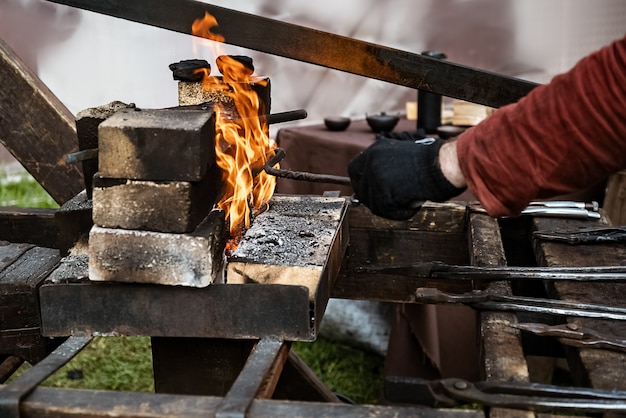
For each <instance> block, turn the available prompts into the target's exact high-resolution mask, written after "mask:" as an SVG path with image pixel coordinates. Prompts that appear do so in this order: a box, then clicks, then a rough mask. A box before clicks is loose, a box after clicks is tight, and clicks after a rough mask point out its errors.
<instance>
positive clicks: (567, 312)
mask: <svg viewBox="0 0 626 418" xmlns="http://www.w3.org/2000/svg"><path fill="white" fill-rule="evenodd" d="M415 298H416V300H415V301H416V302H417V303H427V304H446V303H452V304H463V305H467V306H470V307H471V308H473V309H477V310H485V311H513V312H535V313H541V314H548V315H563V316H576V317H583V318H598V319H612V320H618V321H626V308H620V307H616V306H605V305H598V304H591V303H577V302H567V301H562V300H556V299H542V298H531V297H524V296H501V295H494V294H490V293H488V292H482V291H480V290H475V291H473V292H469V293H463V294H460V295H453V294H450V293H445V292H442V291H440V290H438V289H434V288H418V289H417V290H416V291H415Z"/></svg>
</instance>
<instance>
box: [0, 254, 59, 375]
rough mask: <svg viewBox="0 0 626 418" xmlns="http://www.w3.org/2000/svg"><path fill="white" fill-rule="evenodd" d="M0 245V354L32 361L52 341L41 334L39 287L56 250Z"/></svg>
mask: <svg viewBox="0 0 626 418" xmlns="http://www.w3.org/2000/svg"><path fill="white" fill-rule="evenodd" d="M4 244H6V245H0V260H2V261H3V262H4V263H3V262H0V264H5V265H4V267H3V268H1V269H0V353H3V354H13V355H16V356H18V357H21V358H22V359H25V360H27V361H29V362H31V363H36V362H38V361H40V360H42V359H43V358H44V357H45V356H46V355H47V354H48V353H49V348H50V347H51V346H50V342H51V340H50V339H48V338H43V337H42V336H41V320H40V315H39V297H38V289H39V285H40V283H41V282H42V281H43V279H44V278H45V277H46V276H47V275H48V273H49V272H50V271H52V269H53V268H54V267H55V266H56V265H57V263H58V261H59V252H58V251H57V250H53V249H50V248H42V247H33V246H32V245H30V244H7V243H4Z"/></svg>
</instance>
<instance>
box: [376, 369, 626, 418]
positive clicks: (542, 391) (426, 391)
mask: <svg viewBox="0 0 626 418" xmlns="http://www.w3.org/2000/svg"><path fill="white" fill-rule="evenodd" d="M384 390H385V398H386V399H387V400H388V401H391V402H398V403H413V404H421V405H426V406H433V407H438V408H441V407H448V408H453V407H458V406H461V405H466V404H471V403H478V404H482V405H485V406H490V407H497V408H510V409H523V410H530V411H538V412H542V411H554V410H562V411H570V412H585V413H593V412H596V413H598V412H624V411H626V391H618V390H602V389H591V388H579V387H566V386H553V385H544V384H538V383H517V382H476V383H472V382H469V381H466V380H463V379H456V378H451V379H442V380H430V381H429V380H423V379H417V378H410V377H388V378H387V379H385V383H384Z"/></svg>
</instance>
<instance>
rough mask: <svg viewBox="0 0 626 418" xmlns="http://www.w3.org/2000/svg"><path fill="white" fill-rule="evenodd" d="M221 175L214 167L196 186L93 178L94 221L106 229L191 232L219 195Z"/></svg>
mask: <svg viewBox="0 0 626 418" xmlns="http://www.w3.org/2000/svg"><path fill="white" fill-rule="evenodd" d="M220 174H221V171H220V170H219V167H218V166H217V164H214V165H213V166H212V167H211V168H209V170H208V172H207V174H206V175H205V177H204V178H203V179H202V180H201V181H199V182H188V181H149V180H124V179H109V178H104V177H100V176H99V175H96V176H95V177H94V190H93V221H94V223H95V224H96V225H98V226H102V227H105V228H122V229H140V230H148V231H156V232H173V233H184V232H191V231H193V230H194V229H195V228H196V227H197V226H198V224H199V223H200V222H201V221H202V220H203V219H204V218H205V217H206V215H207V214H208V213H209V211H210V210H211V209H212V208H213V205H214V204H215V202H216V200H217V199H218V198H219V196H220V195H221V181H220Z"/></svg>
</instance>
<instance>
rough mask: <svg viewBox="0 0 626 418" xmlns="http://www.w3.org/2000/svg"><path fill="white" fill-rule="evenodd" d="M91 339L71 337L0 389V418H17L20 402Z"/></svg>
mask: <svg viewBox="0 0 626 418" xmlns="http://www.w3.org/2000/svg"><path fill="white" fill-rule="evenodd" d="M91 339H92V337H88V336H72V337H70V338H68V339H67V341H65V342H64V343H63V344H61V345H60V346H59V347H58V348H57V349H56V350H54V351H53V352H52V354H50V355H49V356H47V357H46V358H45V359H43V360H42V361H41V362H39V363H37V364H36V365H35V366H33V367H32V368H31V369H29V370H28V371H26V372H24V374H22V375H21V376H20V377H18V378H17V379H15V380H14V381H13V382H12V383H11V384H9V385H7V386H5V387H3V388H2V389H0V417H3V418H19V416H20V401H21V400H22V399H23V398H25V397H26V396H28V395H29V394H30V393H31V392H32V391H33V390H34V389H35V388H36V387H37V386H38V385H39V384H40V383H41V382H43V381H44V380H46V379H47V378H48V377H50V376H51V375H52V374H53V373H54V372H56V371H57V370H59V369H60V368H61V367H63V366H64V365H65V364H66V363H67V362H69V361H70V360H71V359H72V358H74V356H75V355H76V354H78V353H79V352H80V351H81V350H82V349H83V348H85V347H86V346H87V344H89V342H91Z"/></svg>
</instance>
